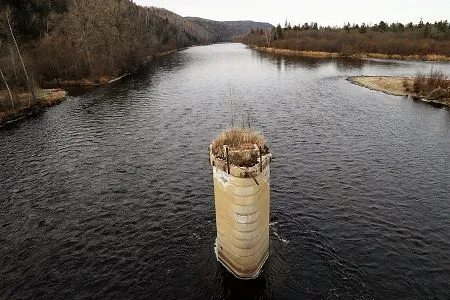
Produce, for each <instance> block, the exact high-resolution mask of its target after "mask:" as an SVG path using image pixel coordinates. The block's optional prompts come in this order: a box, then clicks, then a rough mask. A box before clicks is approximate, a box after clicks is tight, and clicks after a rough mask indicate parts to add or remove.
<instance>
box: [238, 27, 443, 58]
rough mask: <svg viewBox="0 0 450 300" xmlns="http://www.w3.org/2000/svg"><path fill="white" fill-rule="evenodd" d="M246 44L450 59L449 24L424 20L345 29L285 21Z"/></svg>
mask: <svg viewBox="0 0 450 300" xmlns="http://www.w3.org/2000/svg"><path fill="white" fill-rule="evenodd" d="M243 41H244V42H245V43H246V44H249V45H255V46H260V47H274V48H283V49H291V50H298V51H325V52H338V53H341V54H343V55H352V54H362V53H378V54H388V55H394V54H398V55H401V56H409V55H418V56H425V55H429V54H437V55H444V56H449V57H450V24H449V23H448V21H438V22H434V23H429V22H426V23H424V22H423V21H422V20H421V21H420V22H419V23H417V24H413V23H412V22H410V23H407V24H402V23H391V24H388V23H386V22H384V21H381V22H379V23H377V24H374V25H367V24H364V23H363V24H360V25H359V24H353V25H350V23H346V24H345V25H344V26H342V27H331V26H319V25H318V24H317V23H315V22H312V23H304V24H298V25H294V26H292V25H291V24H290V23H289V22H287V21H286V23H285V25H284V27H282V26H281V25H280V24H278V25H277V26H276V27H274V28H271V29H269V30H263V29H256V30H252V31H251V32H250V33H249V34H247V35H246V36H245V37H244V39H243Z"/></svg>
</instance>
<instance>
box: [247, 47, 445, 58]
mask: <svg viewBox="0 0 450 300" xmlns="http://www.w3.org/2000/svg"><path fill="white" fill-rule="evenodd" d="M247 46H248V47H249V48H251V49H255V50H259V51H264V52H268V53H273V54H280V55H290V56H304V57H313V58H338V57H347V58H356V59H370V58H375V59H394V60H416V61H442V62H450V57H448V56H445V55H436V54H428V55H406V56H404V55H400V54H382V53H356V54H349V55H347V54H343V53H339V52H326V51H299V50H291V49H284V48H274V47H259V46H255V45H247Z"/></svg>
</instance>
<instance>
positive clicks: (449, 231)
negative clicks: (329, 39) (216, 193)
mask: <svg viewBox="0 0 450 300" xmlns="http://www.w3.org/2000/svg"><path fill="white" fill-rule="evenodd" d="M432 67H433V68H434V69H435V70H437V69H439V70H442V71H444V72H445V73H447V74H450V67H449V64H443V63H425V62H399V61H384V60H370V61H360V60H341V59H305V58H292V57H282V56H273V55H269V54H264V53H259V52H256V51H254V50H250V49H248V48H246V47H245V46H243V45H241V44H218V45H210V46H202V47H193V48H189V49H187V50H185V51H180V52H177V53H174V54H171V55H169V56H166V57H163V58H160V59H158V60H155V61H154V62H153V63H152V64H151V65H149V66H148V68H147V69H146V70H143V71H142V72H140V73H139V74H136V75H134V76H130V77H128V78H126V79H124V80H122V81H120V82H116V83H114V84H111V85H109V86H105V87H101V88H96V89H93V90H90V91H85V92H83V93H72V95H71V96H69V97H68V99H67V100H66V101H65V102H63V103H62V104H60V105H58V106H55V107H52V108H50V109H47V110H46V111H45V112H43V113H41V114H39V115H38V116H35V117H33V118H31V119H27V120H24V121H22V122H20V123H17V124H14V125H11V126H8V127H4V128H1V129H0V246H1V247H0V266H1V269H0V298H4V299H14V298H29V297H33V298H43V299H47V298H64V299H66V298H74V297H75V298H84V297H89V298H91V297H97V298H115V299H118V298H147V299H216V298H257V299H261V298H262V299H267V298H274V299H299V298H306V299H348V298H351V299H416V298H417V299H419V298H420V299H430V298H436V299H448V297H449V296H450V217H449V215H450V201H449V199H450V168H449V161H450V139H449V137H450V112H449V111H448V110H446V109H443V108H437V107H434V106H432V105H429V104H426V103H423V102H418V101H413V100H411V99H406V98H402V97H394V96H389V95H386V94H383V93H379V92H375V91H371V90H368V89H364V88H361V87H359V86H355V85H352V84H351V83H349V82H348V81H346V77H347V76H348V75H362V74H364V75H415V74H416V72H418V71H420V72H428V71H429V70H430V69H431V68H432ZM230 94H231V98H232V99H233V101H232V102H234V105H233V106H234V110H235V111H236V118H235V123H237V124H238V125H240V124H241V123H242V119H243V118H244V119H245V120H247V119H248V118H249V120H250V124H251V126H252V127H253V128H255V129H257V130H260V131H262V132H263V133H264V135H265V136H266V137H267V139H268V140H269V142H270V149H271V151H272V152H273V154H274V157H275V158H274V160H273V163H272V174H271V217H270V218H271V223H270V227H271V230H270V241H271V245H270V257H269V260H268V261H267V263H266V265H265V266H264V268H263V271H262V273H261V275H260V277H259V278H258V279H256V280H251V281H240V280H237V279H235V278H234V277H233V276H232V275H230V274H229V273H228V272H227V271H226V270H225V269H224V268H223V267H222V266H221V265H220V264H219V263H218V262H217V261H216V258H215V254H214V239H215V234H216V231H215V230H216V228H215V215H214V202H213V189H212V185H213V182H212V170H211V167H210V166H209V164H208V145H209V143H210V142H211V141H212V139H213V138H214V137H215V135H217V134H218V133H219V132H220V131H221V130H223V129H224V128H226V127H227V126H229V124H230V122H231V117H230V111H231V108H230V107H231V106H230Z"/></svg>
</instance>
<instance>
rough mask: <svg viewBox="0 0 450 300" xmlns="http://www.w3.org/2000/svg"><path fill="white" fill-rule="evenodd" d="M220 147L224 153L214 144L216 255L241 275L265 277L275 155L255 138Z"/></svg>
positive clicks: (212, 151) (249, 277)
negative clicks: (272, 168) (273, 157)
mask: <svg viewBox="0 0 450 300" xmlns="http://www.w3.org/2000/svg"><path fill="white" fill-rule="evenodd" d="M245 131H248V130H245ZM225 142H226V140H225ZM220 146H222V147H223V151H220V152H221V153H220V154H218V153H217V152H218V151H217V149H218V145H214V143H213V145H211V146H210V162H211V165H212V167H213V180H214V198H215V209H216V226H217V238H216V248H215V249H216V255H217V259H218V260H219V261H220V262H221V263H222V264H223V265H224V266H225V267H226V268H227V269H228V270H229V271H230V272H231V273H233V274H234V275H235V276H237V277H239V278H243V279H251V278H255V277H257V276H258V275H259V272H260V271H261V268H262V266H263V265H264V263H265V261H266V260H267V258H268V256H269V213H270V181H269V179H270V162H271V157H272V155H271V154H270V153H269V151H268V149H267V147H266V145H265V144H264V145H258V144H257V143H253V144H252V140H249V141H247V143H244V144H239V145H236V144H235V145H220ZM214 149H216V151H215V150H214ZM239 164H241V165H239ZM242 165H245V166H242Z"/></svg>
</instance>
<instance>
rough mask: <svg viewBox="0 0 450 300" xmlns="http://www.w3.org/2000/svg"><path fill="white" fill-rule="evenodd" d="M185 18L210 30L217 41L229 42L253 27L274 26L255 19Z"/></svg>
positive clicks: (266, 27) (265, 27)
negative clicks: (217, 19) (254, 20)
mask: <svg viewBox="0 0 450 300" xmlns="http://www.w3.org/2000/svg"><path fill="white" fill-rule="evenodd" d="M185 19H187V20H189V21H191V22H192V23H195V24H198V25H199V26H201V27H203V28H205V29H206V30H207V31H209V32H210V33H211V34H212V36H213V40H214V41H215V42H229V41H231V39H232V37H234V36H238V35H245V34H247V33H249V32H250V31H251V30H252V29H257V28H261V29H264V30H266V29H269V28H272V27H273V26H272V25H271V24H269V23H262V22H253V21H223V22H222V21H213V20H207V19H202V18H195V17H186V18H185Z"/></svg>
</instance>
